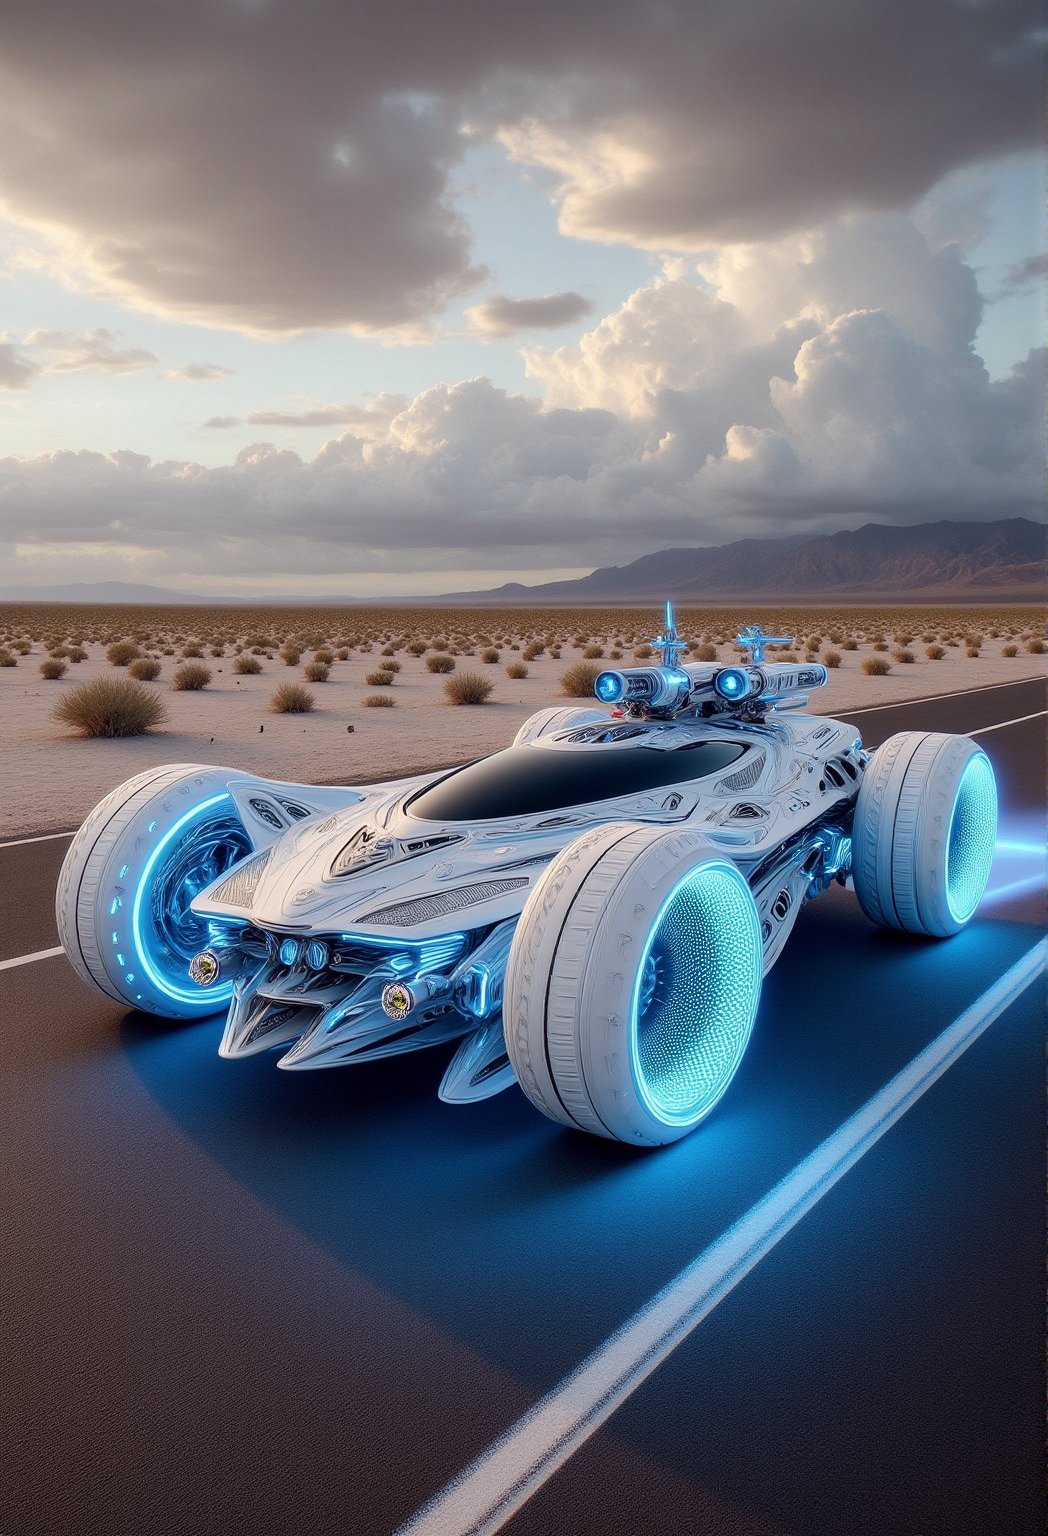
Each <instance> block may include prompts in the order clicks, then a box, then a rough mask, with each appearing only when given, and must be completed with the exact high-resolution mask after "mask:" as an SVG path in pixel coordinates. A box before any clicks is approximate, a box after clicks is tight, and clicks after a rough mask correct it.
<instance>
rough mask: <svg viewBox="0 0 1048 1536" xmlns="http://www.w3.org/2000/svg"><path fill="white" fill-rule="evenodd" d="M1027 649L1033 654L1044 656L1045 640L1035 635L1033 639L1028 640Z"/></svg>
mask: <svg viewBox="0 0 1048 1536" xmlns="http://www.w3.org/2000/svg"><path fill="white" fill-rule="evenodd" d="M1026 649H1027V650H1028V651H1029V653H1030V655H1031V656H1043V655H1044V641H1043V640H1039V639H1037V637H1036V636H1034V638H1033V639H1032V640H1027V642H1026Z"/></svg>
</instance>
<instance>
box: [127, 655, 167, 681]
mask: <svg viewBox="0 0 1048 1536" xmlns="http://www.w3.org/2000/svg"><path fill="white" fill-rule="evenodd" d="M127 675H128V677H133V678H134V679H135V681H136V682H139V683H152V682H155V681H156V679H157V678H158V677H159V676H160V663H159V661H154V660H153V658H152V656H140V657H139V658H138V660H137V661H133V662H132V663H131V665H130V666H129V667H128V669H127Z"/></svg>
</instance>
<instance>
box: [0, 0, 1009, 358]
mask: <svg viewBox="0 0 1048 1536" xmlns="http://www.w3.org/2000/svg"><path fill="white" fill-rule="evenodd" d="M433 18H434V11H433V7H432V6H431V5H428V4H427V5H424V4H423V3H422V0H405V3H403V4H400V5H396V6H386V7H370V8H368V9H367V10H366V11H362V10H361V8H360V7H356V6H346V5H344V4H341V3H339V0H298V3H297V4H294V5H292V4H290V3H289V0H270V3H267V4H264V5H246V4H244V5H215V4H214V3H213V0H183V3H181V4H180V5H178V6H177V7H176V6H143V5H132V4H128V3H127V0H97V3H96V4H95V5H93V6H92V8H91V25H90V26H89V27H72V26H70V27H56V26H55V25H54V21H53V16H52V15H51V13H50V11H49V9H48V7H46V6H45V7H41V6H39V5H38V4H35V3H32V0H9V3H8V4H7V5H5V6H4V8H3V13H2V17H0V195H2V199H3V211H4V215H5V217H6V218H8V219H10V220H11V221H12V222H14V223H15V224H17V225H20V226H22V227H23V228H25V229H28V230H32V231H36V232H37V234H38V238H39V240H40V241H41V242H42V243H43V244H45V245H46V246H47V248H48V251H49V259H51V260H52V261H53V262H54V263H55V264H56V268H57V270H59V271H64V272H66V273H67V274H68V276H69V280H70V281H75V282H79V283H87V284H89V285H90V286H92V287H93V288H94V289H95V290H96V291H105V292H107V293H110V294H115V295H117V296H119V297H121V298H123V299H124V300H126V301H128V302H130V303H133V304H136V305H139V306H142V307H145V308H147V309H150V310H152V311H154V312H157V313H161V314H164V315H173V316H180V317H183V318H187V319H192V320H195V321H199V322H201V323H204V324H211V325H219V326H232V327H239V328H241V329H244V330H247V331H254V332H268V333H280V332H289V331H295V330H299V329H302V328H307V327H336V326H351V327H356V328H358V329H360V330H363V331H375V330H383V329H387V328H396V327H405V326H407V327H411V326H416V327H417V326H418V325H421V324H423V323H424V322H425V320H426V318H427V317H428V316H430V315H432V314H433V313H434V312H436V311H438V310H439V309H440V307H441V306H442V305H444V304H446V303H447V301H448V300H449V299H450V298H452V297H454V296H455V295H457V294H460V293H462V292H464V291H466V290H467V289H468V288H469V287H470V286H471V285H472V284H474V283H475V282H476V281H477V280H478V278H479V276H480V273H479V271H478V269H477V268H476V266H475V265H474V263H473V261H472V258H471V254H470V239H469V231H468V229H467V228H466V226H465V223H464V221H463V219H462V217H461V215H460V214H459V213H458V212H457V210H456V208H455V206H454V203H453V198H452V194H451V192H450V190H449V175H450V173H451V171H452V170H453V169H454V168H455V166H456V165H457V164H458V162H459V160H460V159H461V157H462V154H463V152H464V149H465V148H466V146H467V145H468V144H469V143H471V142H474V141H475V140H476V139H477V138H485V137H487V138H489V139H490V138H495V137H498V138H500V139H501V141H502V142H503V143H504V144H505V145H506V146H507V147H508V149H509V151H510V152H511V154H512V155H513V156H514V157H515V158H516V159H517V160H519V161H521V162H524V163H527V164H529V165H531V164H533V165H539V166H542V167H544V168H545V169H546V170H547V171H549V172H550V173H551V176H552V182H553V191H554V195H555V197H556V198H557V200H558V203H559V207H560V218H561V227H562V228H563V229H564V230H565V231H566V232H567V233H569V234H573V235H577V236H582V237H585V238H590V239H598V240H626V241H629V242H631V243H633V244H635V245H639V246H644V247H647V248H650V249H654V250H657V251H660V252H662V251H665V250H667V249H679V250H695V251H698V250H703V249H706V248H708V247H710V246H712V245H720V244H723V243H729V242H730V243H736V242H738V241H740V240H754V239H758V238H769V237H773V236H777V235H779V234H781V233H783V232H784V231H788V230H791V229H796V228H798V227H809V226H811V225H814V224H816V223H820V222H822V221H823V220H825V219H827V218H831V217H835V216H837V215H838V214H840V213H842V212H847V211H853V210H856V209H867V210H868V209H888V208H893V207H899V206H902V205H904V204H906V203H908V202H910V201H912V200H914V199H915V198H917V197H919V196H920V195H921V194H922V193H924V192H925V191H927V189H928V188H930V187H931V186H933V185H934V184H935V183H936V182H938V181H939V180H940V179H941V178H942V177H943V176H945V175H946V174H947V173H948V172H949V171H951V170H952V169H953V168H955V167H958V166H961V165H965V164H971V163H973V162H976V161H981V160H986V159H989V158H991V157H993V156H995V155H1000V154H1003V153H1006V152H1009V151H1011V150H1013V149H1015V148H1017V147H1021V146H1023V145H1026V144H1029V145H1031V146H1032V145H1034V144H1036V143H1038V142H1039V133H1040V104H1039V94H1040V93H1039V68H1040V66H1039V47H1038V42H1037V38H1036V36H1035V30H1034V29H1035V28H1036V26H1037V17H1036V16H1035V14H1034V13H1033V11H1032V9H1031V8H1030V7H1028V6H1027V5H1025V4H1023V3H1021V0H992V3H991V0H988V3H979V4H973V3H971V0H925V3H923V4H920V5H914V4H913V3H912V0H849V4H848V6H847V7H846V14H845V13H844V12H843V11H842V7H841V5H840V0H797V3H796V4H791V5H789V6H784V5H782V4H781V3H780V0H753V3H751V4H748V5H746V6H740V5H739V4H738V0H706V3H703V4H701V5H698V4H696V3H695V0H659V3H658V4H657V5H655V4H652V5H638V4H636V3H635V0H609V3H608V4H607V5H605V6H604V7H602V9H601V12H600V24H599V26H594V24H593V21H594V10H593V5H592V0H533V3H532V4H531V5H529V6H527V7H523V8H522V7H518V8H516V9H513V8H507V7H504V6H487V7H478V6H477V5H476V4H475V3H474V0H447V3H446V4H444V5H442V6H441V7H440V15H439V26H435V25H434V24H433ZM41 123H46V125H47V131H46V132H42V131H41V130H40V124H41ZM467 128H468V132H467V131H466V130H467ZM99 166H104V167H105V174H104V175H99V174H98V167H99Z"/></svg>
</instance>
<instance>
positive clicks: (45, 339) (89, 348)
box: [24, 326, 160, 374]
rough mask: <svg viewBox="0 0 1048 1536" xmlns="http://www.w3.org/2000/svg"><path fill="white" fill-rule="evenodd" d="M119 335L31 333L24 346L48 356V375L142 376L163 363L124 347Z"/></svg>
mask: <svg viewBox="0 0 1048 1536" xmlns="http://www.w3.org/2000/svg"><path fill="white" fill-rule="evenodd" d="M118 340H119V338H118V335H117V333H116V332H115V331H110V330H106V328H105V327H104V326H99V327H97V328H96V329H94V330H91V331H30V333H29V335H28V336H27V337H26V338H25V342H24V345H25V346H27V347H34V348H36V349H37V350H39V351H41V352H43V353H45V354H46V359H45V361H44V363H43V364H42V366H41V372H44V373H86V372H93V373H112V374H125V373H141V372H142V370H143V369H144V368H151V367H152V366H153V364H154V363H157V362H159V361H160V359H159V358H158V357H157V356H156V354H155V353H154V352H146V351H145V350H144V349H143V348H142V347H120V346H118V345H117V342H118Z"/></svg>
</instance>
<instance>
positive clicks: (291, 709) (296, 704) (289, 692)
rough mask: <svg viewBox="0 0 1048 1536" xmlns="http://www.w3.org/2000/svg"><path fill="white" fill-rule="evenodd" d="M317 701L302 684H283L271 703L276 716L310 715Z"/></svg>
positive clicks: (270, 705)
mask: <svg viewBox="0 0 1048 1536" xmlns="http://www.w3.org/2000/svg"><path fill="white" fill-rule="evenodd" d="M316 702H317V701H316V699H315V698H314V697H313V695H312V694H311V693H310V691H309V689H308V688H304V687H303V686H302V684H301V683H281V684H280V686H279V688H278V689H277V690H276V692H275V693H274V695H273V697H272V698H271V699H270V701H269V707H270V709H271V710H272V711H273V713H274V714H275V715H308V714H309V712H310V710H311V709H315V708H316Z"/></svg>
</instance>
